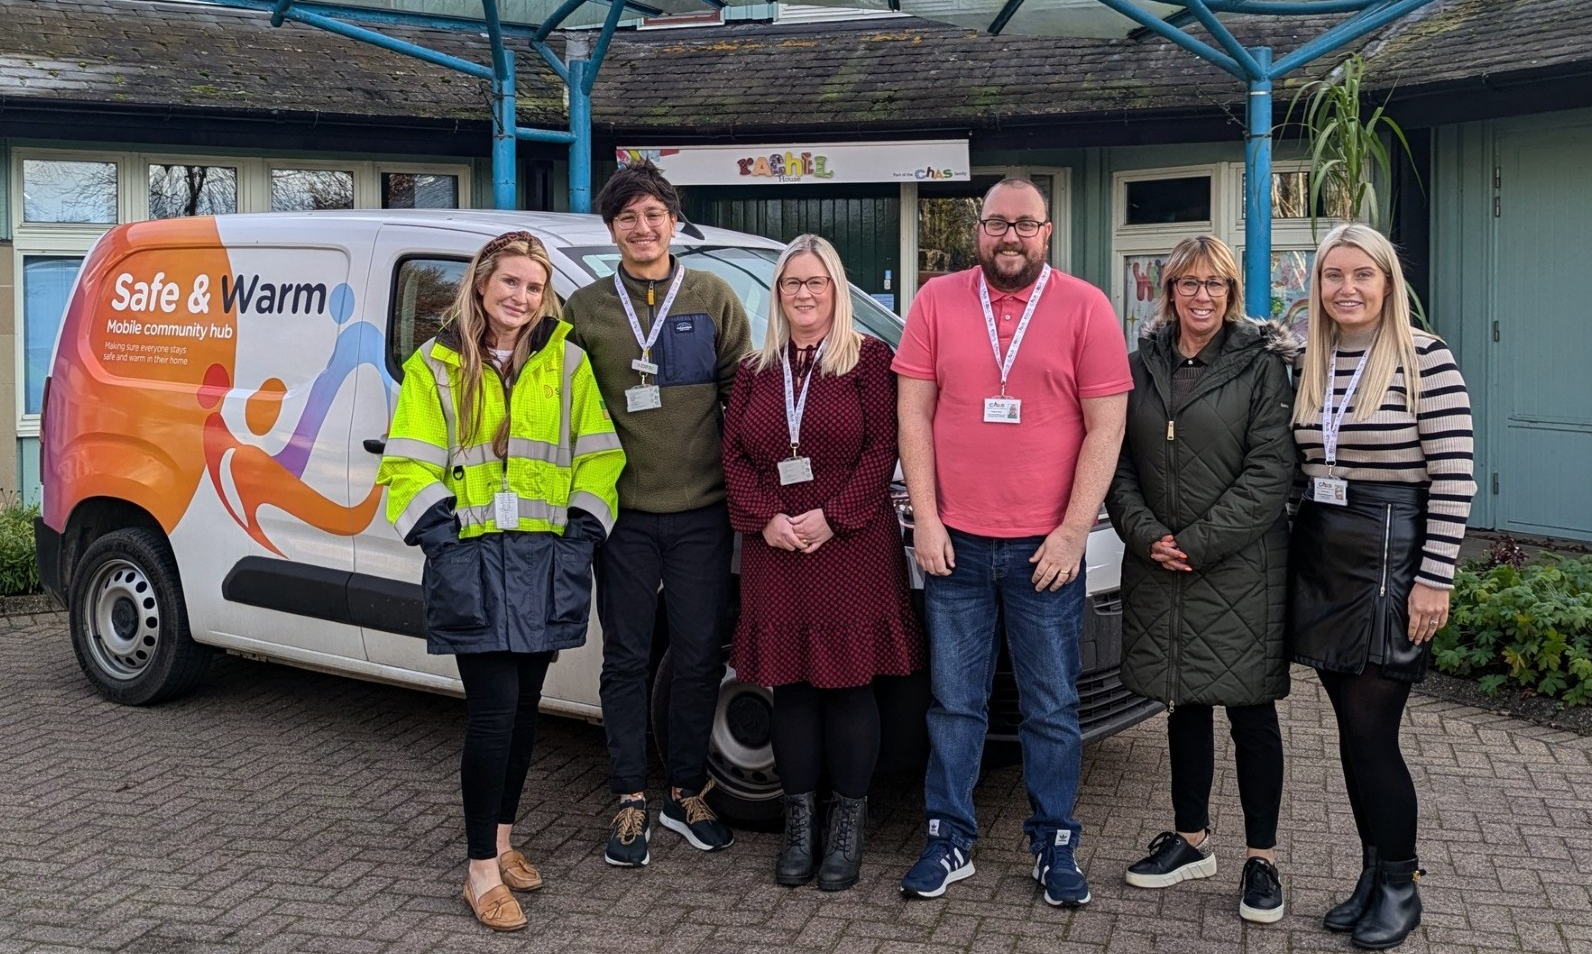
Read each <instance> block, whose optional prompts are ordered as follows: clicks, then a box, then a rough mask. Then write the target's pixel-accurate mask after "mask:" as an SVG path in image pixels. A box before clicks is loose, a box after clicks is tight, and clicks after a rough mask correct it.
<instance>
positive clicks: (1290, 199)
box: [1238, 169, 1349, 219]
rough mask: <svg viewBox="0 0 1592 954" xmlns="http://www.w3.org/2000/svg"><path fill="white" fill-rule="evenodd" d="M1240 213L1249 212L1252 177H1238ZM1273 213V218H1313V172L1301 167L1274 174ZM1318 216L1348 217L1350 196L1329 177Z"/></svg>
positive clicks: (1318, 209)
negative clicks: (1311, 196)
mask: <svg viewBox="0 0 1592 954" xmlns="http://www.w3.org/2000/svg"><path fill="white" fill-rule="evenodd" d="M1238 189H1239V192H1238V199H1239V203H1240V204H1239V214H1240V215H1241V216H1248V215H1249V177H1248V176H1247V175H1240V176H1239V177H1238ZM1271 217H1272V218H1274V219H1308V218H1310V173H1309V172H1307V171H1305V170H1303V169H1299V170H1296V171H1292V172H1273V173H1272V174H1271ZM1316 217H1317V218H1323V219H1347V218H1349V197H1348V195H1346V194H1345V193H1344V191H1343V187H1342V185H1341V184H1339V183H1338V182H1336V181H1335V180H1330V179H1329V180H1328V181H1327V183H1326V185H1325V186H1324V187H1323V188H1322V190H1321V198H1320V201H1318V202H1317V203H1316Z"/></svg>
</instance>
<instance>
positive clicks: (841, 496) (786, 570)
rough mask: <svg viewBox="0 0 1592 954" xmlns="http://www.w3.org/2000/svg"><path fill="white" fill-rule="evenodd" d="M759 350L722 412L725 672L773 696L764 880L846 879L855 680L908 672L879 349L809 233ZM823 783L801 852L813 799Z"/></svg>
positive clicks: (857, 757) (872, 733) (852, 857)
mask: <svg viewBox="0 0 1592 954" xmlns="http://www.w3.org/2000/svg"><path fill="white" fill-rule="evenodd" d="M774 286H775V295H774V300H773V302H772V303H771V304H770V307H769V318H768V333H767V335H766V337H765V340H764V344H763V348H762V351H760V352H759V353H757V354H753V355H750V356H748V357H747V359H746V360H745V361H744V362H743V363H742V365H741V368H740V371H739V373H738V374H737V375H736V378H735V388H734V390H733V391H732V392H731V394H730V406H729V410H728V412H727V413H726V414H725V418H724V477H725V483H726V484H727V486H728V489H729V506H730V522H731V524H732V525H733V526H734V527H735V529H736V530H737V531H739V532H741V533H742V534H743V535H744V536H743V537H742V546H741V618H740V623H739V625H738V626H737V627H736V630H735V641H734V648H733V650H732V652H731V658H730V661H731V664H732V665H733V666H734V667H735V671H736V675H737V676H738V677H739V678H740V679H742V680H745V681H747V682H755V683H759V684H761V685H766V686H772V687H773V688H774V733H773V736H774V738H773V742H774V762H775V766H776V767H777V768H778V770H779V774H780V778H781V780H782V781H783V782H784V785H785V792H786V795H785V839H784V845H783V847H782V849H781V851H780V855H779V859H778V862H777V863H776V865H775V872H774V880H775V881H776V882H777V883H779V884H783V885H791V886H795V885H802V884H806V883H807V882H809V881H811V880H812V879H813V875H814V873H815V869H816V874H817V877H818V887H820V888H822V889H824V890H826V891H839V890H841V889H844V888H849V887H851V886H852V885H854V884H856V883H857V878H858V873H859V870H860V868H861V864H862V848H863V829H864V827H865V825H866V820H867V794H868V783H869V781H870V780H871V778H872V776H873V769H874V763H875V762H876V761H877V759H878V754H879V709H878V706H877V704H876V703H875V701H874V695H873V679H874V677H875V676H879V675H907V674H908V673H911V672H913V671H914V670H917V669H921V668H922V667H923V665H924V663H925V661H926V660H925V650H924V645H923V635H922V632H921V630H920V629H919V626H918V621H917V618H916V617H915V616H914V615H913V612H912V606H911V603H910V601H909V599H908V594H907V568H906V557H905V555H904V554H903V552H902V549H901V535H900V529H899V527H898V525H897V523H896V518H895V512H894V510H893V509H892V507H891V504H890V496H889V485H890V477H891V475H892V474H893V472H894V470H895V463H896V416H895V415H896V389H895V378H894V376H893V375H892V374H891V373H890V357H891V355H890V348H889V346H888V345H886V344H885V343H884V342H882V341H879V340H878V339H876V338H870V337H867V336H865V335H862V334H859V333H858V332H857V331H855V330H854V329H853V328H852V317H851V296H850V294H849V291H848V287H849V286H847V284H846V273H845V270H844V268H842V266H841V264H840V258H839V256H838V255H836V254H835V249H834V247H833V246H832V245H830V244H829V243H828V242H827V241H825V240H824V239H822V238H819V237H818V236H816V235H803V236H800V237H798V238H797V239H796V240H795V241H793V242H791V244H790V245H789V246H787V247H786V249H785V251H784V252H783V253H782V254H781V255H780V258H779V264H778V266H777V267H776V268H775V271H774ZM825 768H827V769H828V772H829V778H830V782H831V785H832V787H833V789H834V796H835V797H834V801H833V802H832V803H831V806H830V811H829V824H828V838H827V840H826V841H825V846H824V853H823V858H822V860H821V862H820V861H819V860H818V859H817V855H818V825H817V819H816V811H817V802H816V791H817V788H818V777H819V774H820V772H821V770H822V769H825Z"/></svg>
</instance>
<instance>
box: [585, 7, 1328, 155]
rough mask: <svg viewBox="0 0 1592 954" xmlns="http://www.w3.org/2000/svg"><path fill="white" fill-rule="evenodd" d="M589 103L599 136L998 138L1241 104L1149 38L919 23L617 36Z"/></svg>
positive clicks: (1261, 22) (1320, 25)
mask: <svg viewBox="0 0 1592 954" xmlns="http://www.w3.org/2000/svg"><path fill="white" fill-rule="evenodd" d="M1248 21H1253V22H1248ZM1333 22H1336V19H1335V18H1323V17H1310V18H1303V17H1292V18H1286V19H1284V18H1275V17H1263V18H1246V22H1245V25H1246V26H1248V27H1249V30H1248V32H1246V33H1245V34H1243V35H1242V36H1241V39H1244V40H1246V42H1249V43H1252V44H1253V43H1267V44H1269V45H1271V46H1273V47H1274V48H1275V49H1276V50H1277V51H1278V55H1281V54H1282V53H1283V52H1286V51H1288V50H1291V49H1294V48H1295V47H1297V46H1299V45H1300V44H1301V43H1303V42H1304V41H1305V40H1306V39H1308V38H1310V37H1313V36H1315V35H1317V34H1318V33H1319V32H1320V31H1321V30H1322V29H1324V28H1325V26H1326V25H1327V24H1330V23H1333ZM1330 65H1331V64H1330V63H1322V64H1318V65H1317V66H1316V67H1315V68H1314V69H1313V70H1305V71H1301V72H1300V73H1297V74H1295V77H1294V78H1293V80H1291V82H1303V81H1304V80H1305V79H1308V78H1311V77H1312V76H1314V75H1319V73H1320V72H1321V71H1324V70H1325V69H1326V68H1327V67H1328V66H1330ZM596 93H597V95H596V99H595V101H594V103H593V119H594V120H595V122H596V123H597V124H598V126H599V128H604V129H608V130H614V131H620V132H624V131H643V130H647V129H651V128H657V127H670V128H680V127H685V128H688V129H694V130H696V132H697V133H698V134H699V135H701V134H707V133H710V132H718V131H732V130H735V129H736V128H739V127H759V128H763V129H768V128H770V127H786V128H789V129H791V130H792V131H796V130H804V129H817V128H823V129H826V130H846V131H852V132H861V131H866V130H877V129H891V128H911V127H919V128H931V127H933V126H936V125H944V124H947V123H950V124H955V125H959V126H967V127H971V128H1000V127H1001V126H1002V125H1004V124H1011V123H1030V122H1034V121H1054V120H1055V119H1057V118H1067V117H1077V116H1085V115H1091V116H1099V115H1111V114H1125V113H1128V112H1132V111H1136V110H1144V109H1157V110H1190V109H1204V110H1210V109H1213V108H1215V107H1221V108H1233V107H1235V106H1241V104H1242V103H1243V100H1244V95H1245V93H1244V87H1243V85H1242V84H1241V83H1239V81H1238V80H1236V79H1234V78H1233V77H1232V76H1229V75H1228V74H1226V73H1224V72H1222V71H1221V70H1219V69H1217V68H1216V67H1214V66H1211V65H1209V64H1207V63H1205V62H1204V61H1202V60H1199V59H1197V58H1195V57H1194V56H1192V55H1191V54H1189V53H1187V52H1185V51H1183V50H1181V49H1179V48H1177V47H1175V46H1173V44H1171V43H1170V42H1167V41H1165V40H1161V39H1160V38H1158V37H1145V38H1142V39H1121V40H1084V39H1074V38H1049V37H1028V36H989V35H987V34H982V33H979V32H977V31H974V30H969V29H966V28H963V27H952V26H945V25H941V24H935V23H931V22H928V21H925V20H917V19H899V20H895V19H889V20H867V21H861V22H857V23H853V24H834V23H825V24H814V25H810V26H792V25H779V26H775V25H771V24H767V23H730V24H726V25H724V26H720V27H714V28H711V29H695V30H689V31H686V30H681V31H668V32H640V33H635V34H627V35H623V36H620V37H616V39H615V41H614V47H613V50H612V52H611V53H610V54H609V60H608V62H607V63H605V64H604V65H603V68H602V72H601V73H600V74H598V82H597V89H596Z"/></svg>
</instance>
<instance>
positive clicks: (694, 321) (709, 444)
mask: <svg viewBox="0 0 1592 954" xmlns="http://www.w3.org/2000/svg"><path fill="white" fill-rule="evenodd" d="M674 267H675V268H679V267H680V265H679V263H678V261H677V260H676V261H675V263H674ZM621 274H623V273H621ZM672 280H673V273H671V274H670V277H669V278H667V279H660V280H658V281H656V282H650V283H649V282H647V281H645V280H637V279H634V278H632V277H630V276H629V275H624V282H625V287H626V288H627V289H628V290H629V292H630V301H631V303H632V305H633V306H634V307H635V309H636V317H637V319H639V320H640V322H641V331H642V333H643V334H644V335H645V334H647V333H650V332H651V330H652V323H653V318H654V316H655V315H656V313H657V310H658V308H659V307H660V306H661V305H662V304H663V299H664V298H665V297H666V296H667V295H668V293H669V283H670V282H671V281H672ZM649 284H651V285H652V286H653V294H654V301H655V302H656V304H654V305H650V306H649V305H648V304H647V286H648V285H649ZM564 320H566V321H568V322H569V323H570V324H571V325H572V326H573V327H574V330H573V331H572V332H571V333H570V340H572V341H574V342H575V343H576V344H578V345H580V346H581V347H582V348H584V349H585V351H586V355H587V357H588V358H589V359H590V360H591V367H592V372H593V373H594V374H595V375H596V377H597V388H598V390H599V391H601V392H602V396H603V400H604V401H605V402H607V404H608V413H609V414H611V415H612V416H613V420H614V430H615V431H617V432H618V434H619V443H620V444H621V445H623V447H624V449H625V458H626V463H625V469H624V472H623V473H621V474H620V475H619V509H620V511H621V512H623V511H626V510H642V511H646V512H648V513H679V512H680V511H683V510H695V509H696V508H698V507H706V506H708V505H710V504H715V503H718V502H719V501H721V500H723V499H724V463H723V457H722V452H721V450H720V448H721V432H722V431H723V418H724V405H725V404H726V403H727V402H728V401H729V399H730V385H731V384H733V383H734V381H735V370H736V368H737V367H738V366H739V364H740V361H741V356H742V355H744V354H745V353H746V351H747V349H748V348H750V346H751V325H750V323H749V322H748V321H747V318H746V309H745V308H744V307H742V305H741V300H740V299H739V298H737V297H736V295H735V292H734V291H733V290H731V288H730V286H729V284H728V283H726V282H725V281H724V280H723V279H722V278H719V277H718V276H717V275H714V274H712V273H711V272H705V271H698V270H696V269H691V268H687V269H686V273H685V279H684V281H682V282H681V283H680V292H679V294H677V295H676V296H675V299H674V304H673V305H672V306H670V308H669V313H668V315H667V316H666V318H665V320H666V321H667V322H668V324H667V325H665V326H664V328H663V329H662V330H661V331H660V332H659V333H658V341H657V344H655V345H654V346H653V348H652V360H653V362H654V363H655V364H657V365H658V374H657V375H656V377H650V376H649V379H648V380H649V383H654V384H657V385H658V386H659V388H660V394H661V396H662V401H663V406H662V407H659V408H654V409H652V410H650V411H636V412H635V413H631V412H630V411H627V410H626V409H625V407H626V405H625V391H626V390H627V389H629V388H632V387H635V386H636V385H639V384H640V383H641V375H640V374H639V373H638V372H637V371H636V370H635V369H634V368H632V367H631V366H630V362H632V361H634V360H636V359H637V358H639V357H641V346H640V345H638V344H637V343H636V337H635V334H634V332H632V331H631V328H630V321H629V319H627V318H626V317H625V310H624V307H623V306H622V305H621V304H620V302H619V295H618V293H617V292H616V291H615V290H614V282H613V278H612V277H608V278H601V279H598V280H597V281H595V282H592V283H591V284H590V285H587V286H586V287H584V288H582V289H580V290H579V291H577V292H575V293H574V294H573V295H571V296H569V301H568V302H567V303H565V305H564Z"/></svg>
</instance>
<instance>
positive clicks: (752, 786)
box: [652, 652, 784, 831]
mask: <svg viewBox="0 0 1592 954" xmlns="http://www.w3.org/2000/svg"><path fill="white" fill-rule="evenodd" d="M673 681H674V653H673V652H665V653H664V654H663V659H662V660H660V661H659V663H658V672H657V675H656V677H655V678H654V680H653V684H652V736H653V739H654V740H655V741H656V743H657V745H658V756H659V758H661V759H662V760H663V764H664V765H665V766H666V767H667V766H668V764H669V685H670V683H671V682H673ZM772 716H773V694H772V693H770V692H769V690H768V689H766V688H764V687H762V686H754V685H751V684H749V683H744V682H741V681H740V680H738V679H736V678H735V670H733V669H729V668H727V667H726V669H725V672H724V679H723V680H722V681H721V682H720V683H719V698H718V703H717V706H716V707H715V709H714V713H713V734H712V736H711V738H710V740H709V742H708V766H707V767H708V778H710V779H712V780H713V788H712V790H710V791H709V792H708V805H709V806H711V807H712V809H713V811H714V812H716V813H718V816H719V817H720V818H721V819H723V820H724V821H725V822H726V823H728V824H729V825H730V827H732V828H742V829H750V830H753V831H779V829H780V826H781V825H782V824H783V822H784V807H783V804H782V802H781V796H783V795H784V788H783V787H782V786H781V785H780V781H779V774H778V773H777V772H776V771H775V770H774V758H773V745H772V742H771V741H770V738H771V736H770V733H771V730H772V725H771V723H770V719H771V718H772Z"/></svg>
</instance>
